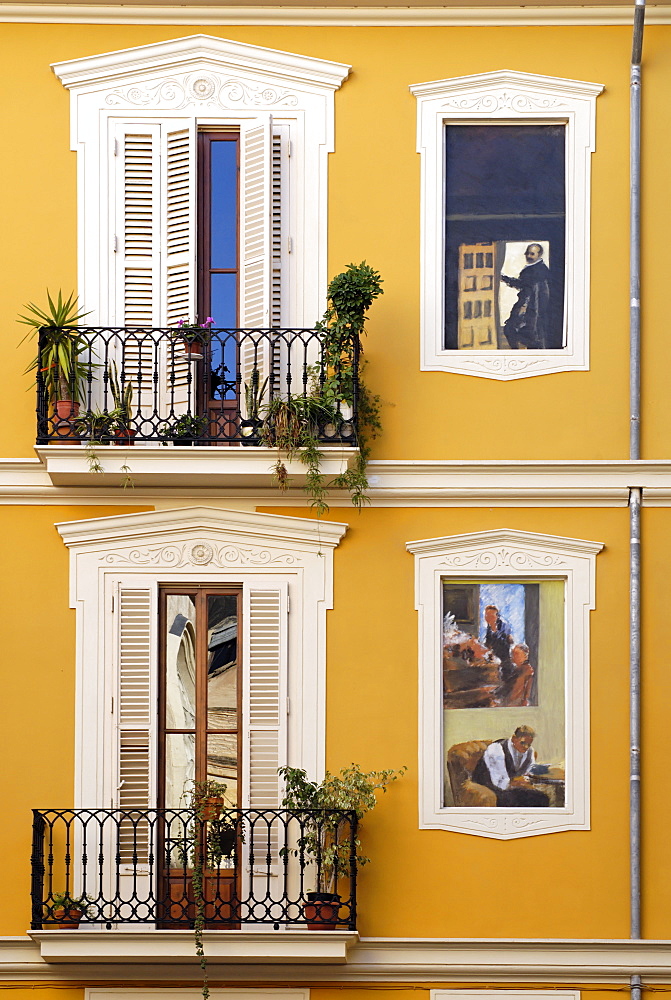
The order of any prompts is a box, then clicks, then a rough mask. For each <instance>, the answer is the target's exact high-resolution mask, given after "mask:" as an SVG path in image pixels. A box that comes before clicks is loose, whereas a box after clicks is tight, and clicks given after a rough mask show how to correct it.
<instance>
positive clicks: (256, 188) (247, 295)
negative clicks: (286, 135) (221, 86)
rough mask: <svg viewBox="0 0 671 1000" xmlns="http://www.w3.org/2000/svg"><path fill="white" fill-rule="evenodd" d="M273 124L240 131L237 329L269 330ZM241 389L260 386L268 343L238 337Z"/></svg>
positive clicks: (260, 121) (256, 124) (267, 363)
mask: <svg viewBox="0 0 671 1000" xmlns="http://www.w3.org/2000/svg"><path fill="white" fill-rule="evenodd" d="M272 168H273V134H272V119H271V117H270V116H267V118H264V119H256V120H255V121H253V122H249V123H246V124H245V125H244V126H243V127H241V129H240V201H241V204H240V326H241V327H243V328H244V329H249V328H254V327H257V328H261V329H267V328H268V327H269V326H270V325H271V288H272V262H273V225H272V222H273V186H272V175H273V169H272ZM240 367H241V380H242V387H243V398H244V386H245V384H248V383H250V380H251V377H252V372H253V371H254V370H255V369H256V370H257V371H258V373H259V384H261V385H262V384H263V382H264V381H265V379H266V377H267V375H268V374H269V372H270V347H269V343H268V340H267V338H265V337H259V336H255V335H254V334H251V335H243V337H242V342H241V345H240Z"/></svg>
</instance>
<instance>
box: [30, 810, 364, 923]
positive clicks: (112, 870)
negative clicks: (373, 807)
mask: <svg viewBox="0 0 671 1000" xmlns="http://www.w3.org/2000/svg"><path fill="white" fill-rule="evenodd" d="M356 828H357V817H356V813H354V812H348V811H343V810H323V809H322V810H300V811H298V810H287V809H223V810H220V811H219V812H218V814H215V815H213V817H212V818H205V819H201V818H198V817H197V816H196V814H195V813H194V812H193V811H192V810H189V809H142V810H140V809H138V810H120V809H46V810H38V809H35V810H33V850H32V869H31V870H32V928H33V929H34V930H39V929H41V928H53V927H58V926H61V927H67V926H68V924H74V923H76V922H77V921H78V919H79V914H78V913H77V912H76V910H75V907H74V904H72V903H70V904H68V901H73V900H80V901H81V903H80V906H79V910H80V911H83V912H81V921H82V925H83V926H89V927H91V928H95V927H97V928H108V929H109V928H111V927H113V926H114V925H119V924H121V925H128V924H145V925H146V924H152V925H154V926H156V927H159V928H186V927H190V926H193V922H194V918H195V915H196V906H197V902H198V896H197V895H196V894H195V893H194V870H195V871H197V872H200V874H201V881H202V890H201V896H202V899H201V905H202V906H203V915H204V919H205V926H206V927H208V928H211V929H220V930H225V929H238V928H241V927H244V926H252V925H254V926H258V925H270V926H272V927H274V928H276V929H277V928H278V927H279V926H280V925H291V926H294V927H296V928H300V927H305V926H308V927H310V928H313V929H315V928H316V929H318V928H319V927H321V926H323V927H324V928H327V927H332V926H336V927H339V928H341V929H349V930H355V928H356V876H357V861H356V848H357V844H356ZM315 891H316V892H317V893H318V895H317V897H315V896H314V893H315ZM335 892H337V893H339V897H337V898H336V899H335V900H328V899H327V898H326V897H327V896H328V895H329V894H330V893H335ZM63 897H65V902H64V901H63Z"/></svg>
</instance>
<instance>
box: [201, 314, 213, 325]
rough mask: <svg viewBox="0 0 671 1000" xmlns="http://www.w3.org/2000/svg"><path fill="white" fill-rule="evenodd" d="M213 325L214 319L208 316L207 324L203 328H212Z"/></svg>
mask: <svg viewBox="0 0 671 1000" xmlns="http://www.w3.org/2000/svg"><path fill="white" fill-rule="evenodd" d="M213 323H214V320H213V319H212V317H211V316H208V317H207V319H206V320H205V322H204V323H203V326H212V324H213Z"/></svg>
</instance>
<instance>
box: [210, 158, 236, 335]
mask: <svg viewBox="0 0 671 1000" xmlns="http://www.w3.org/2000/svg"><path fill="white" fill-rule="evenodd" d="M210 155H211V161H210V183H211V192H212V194H211V199H212V200H211V204H210V226H211V230H210V231H211V252H210V267H213V268H220V267H222V268H235V267H237V266H238V162H237V161H238V143H237V141H236V140H232V139H220V140H215V141H213V142H211V143H210ZM212 315H213V316H214V315H215V314H214V313H212ZM219 325H220V326H225V325H228V324H224V323H219ZM231 325H232V326H234V325H235V324H231Z"/></svg>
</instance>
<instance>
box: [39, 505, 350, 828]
mask: <svg viewBox="0 0 671 1000" xmlns="http://www.w3.org/2000/svg"><path fill="white" fill-rule="evenodd" d="M56 527H57V529H58V531H59V533H60V535H61V538H62V539H63V541H64V542H65V544H66V545H67V546H68V548H69V549H70V606H71V607H72V608H75V609H76V611H77V664H76V711H75V801H74V804H75V808H84V807H92V806H103V805H107V804H108V802H109V801H110V798H111V796H112V794H113V793H114V791H115V789H113V788H112V787H110V786H111V783H112V782H113V781H114V776H113V770H114V769H113V767H112V761H111V758H113V757H114V754H113V753H111V752H110V750H109V747H110V746H112V745H113V743H112V739H113V737H112V733H111V731H110V712H109V705H110V697H111V696H112V694H113V692H114V688H113V686H112V677H113V673H114V667H113V651H114V647H115V643H116V635H115V631H114V630H115V628H116V620H115V617H114V615H113V614H112V611H111V607H109V606H108V601H109V595H110V594H111V593H112V592H113V591H112V588H113V586H114V585H115V584H116V583H117V582H119V583H121V585H124V586H131V587H132V586H133V582H134V581H137V585H138V586H139V585H140V583H141V584H142V585H144V586H147V583H148V582H149V585H153V587H154V589H155V592H156V593H157V592H158V586H159V583H182V582H183V583H194V582H196V583H197V582H199V581H202V582H205V581H206V582H208V583H213V584H228V583H236V584H241V585H242V587H243V589H244V588H246V587H249V586H255V585H256V586H262V585H266V586H268V585H270V586H273V585H276V584H280V585H281V584H286V586H287V587H288V593H289V601H290V615H289V633H288V647H289V648H288V696H289V704H290V705H291V712H290V713H289V718H288V760H289V761H290V762H291V763H292V764H293V766H296V767H303V768H305V769H306V770H307V771H308V773H309V774H310V775H314V776H315V777H316V778H320V777H321V775H322V774H323V772H324V756H325V701H326V612H327V610H329V609H330V608H331V607H332V606H333V550H334V548H335V547H336V545H338V543H339V542H340V540H341V538H342V537H343V535H344V534H345V531H346V530H347V525H344V524H338V523H336V522H332V521H319V522H318V523H317V522H314V521H310V520H307V519H303V518H293V517H283V516H280V515H275V514H258V513H254V512H252V513H248V512H244V511H234V510H223V509H219V508H208V507H186V508H181V509H177V510H165V511H155V512H146V513H140V514H121V515H118V516H112V517H101V518H92V519H90V520H84V521H65V522H62V523H60V524H57V525H56ZM157 635H158V626H157ZM110 650H111V651H112V653H110ZM151 655H152V659H153V674H154V676H157V670H158V649H157V643H156V642H155V643H154V649H153V651H152V654H151ZM243 655H246V652H245V653H244V654H243ZM246 666H247V665H246V664H244V667H245V668H246Z"/></svg>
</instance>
